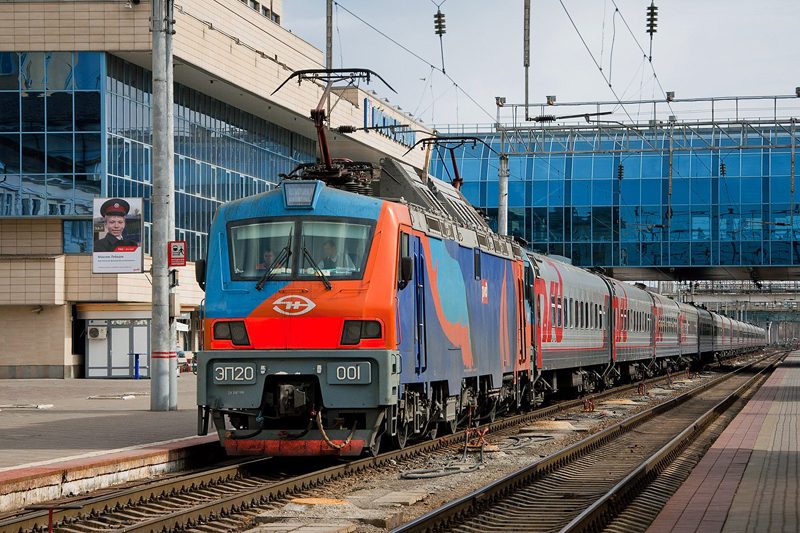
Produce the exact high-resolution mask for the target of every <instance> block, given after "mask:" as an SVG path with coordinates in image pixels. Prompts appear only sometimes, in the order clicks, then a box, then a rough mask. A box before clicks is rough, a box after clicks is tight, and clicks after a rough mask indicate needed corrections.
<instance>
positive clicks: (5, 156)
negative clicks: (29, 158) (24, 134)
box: [0, 133, 20, 175]
mask: <svg viewBox="0 0 800 533" xmlns="http://www.w3.org/2000/svg"><path fill="white" fill-rule="evenodd" d="M19 156H20V135H19V133H0V175H6V174H19V170H20V169H19Z"/></svg>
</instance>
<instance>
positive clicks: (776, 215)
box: [769, 195, 791, 240]
mask: <svg viewBox="0 0 800 533" xmlns="http://www.w3.org/2000/svg"><path fill="white" fill-rule="evenodd" d="M786 198H788V195H787V196H786ZM790 221H791V205H790V204H773V205H771V206H770V222H772V224H770V225H769V229H770V232H769V233H770V235H771V238H772V240H788V239H789V238H790V236H791V227H790Z"/></svg>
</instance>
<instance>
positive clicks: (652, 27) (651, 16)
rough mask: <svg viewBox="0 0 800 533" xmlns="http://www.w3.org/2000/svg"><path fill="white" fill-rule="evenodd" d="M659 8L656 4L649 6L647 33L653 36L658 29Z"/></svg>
mask: <svg viewBox="0 0 800 533" xmlns="http://www.w3.org/2000/svg"><path fill="white" fill-rule="evenodd" d="M657 22H658V8H657V7H656V6H655V5H654V4H650V5H649V6H647V33H649V34H650V35H653V34H654V33H655V32H656V31H658V30H656V28H657V27H658V24H657Z"/></svg>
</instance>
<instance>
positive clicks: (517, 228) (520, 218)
mask: <svg viewBox="0 0 800 533" xmlns="http://www.w3.org/2000/svg"><path fill="white" fill-rule="evenodd" d="M202 231H208V228H207V225H206V226H204V227H203V229H202ZM508 234H509V235H511V236H514V237H520V238H522V239H524V238H525V208H524V207H510V208H509V209H508Z"/></svg>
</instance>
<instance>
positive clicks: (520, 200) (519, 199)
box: [508, 178, 525, 207]
mask: <svg viewBox="0 0 800 533" xmlns="http://www.w3.org/2000/svg"><path fill="white" fill-rule="evenodd" d="M508 205H509V206H512V207H524V206H525V182H524V181H521V180H513V179H511V178H509V179H508Z"/></svg>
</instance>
